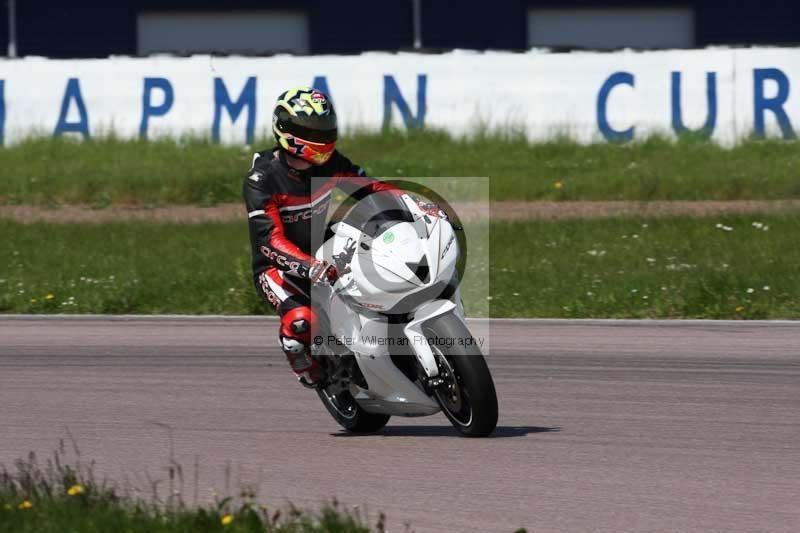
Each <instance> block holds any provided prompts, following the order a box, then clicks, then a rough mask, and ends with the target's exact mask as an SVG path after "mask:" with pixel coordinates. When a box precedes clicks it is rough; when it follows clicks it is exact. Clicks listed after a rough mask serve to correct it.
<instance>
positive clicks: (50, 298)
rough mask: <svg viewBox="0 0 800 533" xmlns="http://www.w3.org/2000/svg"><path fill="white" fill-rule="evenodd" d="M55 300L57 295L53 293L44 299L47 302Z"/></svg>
mask: <svg viewBox="0 0 800 533" xmlns="http://www.w3.org/2000/svg"><path fill="white" fill-rule="evenodd" d="M53 298H55V295H54V294H53V293H52V292H51V293H50V294H48V295H47V296H45V297H44V299H45V300H52V299H53Z"/></svg>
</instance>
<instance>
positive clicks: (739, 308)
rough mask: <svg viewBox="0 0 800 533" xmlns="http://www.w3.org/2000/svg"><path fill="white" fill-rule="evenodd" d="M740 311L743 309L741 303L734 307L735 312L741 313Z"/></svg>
mask: <svg viewBox="0 0 800 533" xmlns="http://www.w3.org/2000/svg"><path fill="white" fill-rule="evenodd" d="M742 311H744V306H743V305H740V306H738V307H737V308H736V312H737V313H741V312H742Z"/></svg>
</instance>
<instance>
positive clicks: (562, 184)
mask: <svg viewBox="0 0 800 533" xmlns="http://www.w3.org/2000/svg"><path fill="white" fill-rule="evenodd" d="M553 187H555V188H556V189H561V188H563V187H564V183H562V182H560V181H557V182H555V183H554V184H553Z"/></svg>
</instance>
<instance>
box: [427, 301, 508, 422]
mask: <svg viewBox="0 0 800 533" xmlns="http://www.w3.org/2000/svg"><path fill="white" fill-rule="evenodd" d="M424 329H425V333H426V334H427V335H428V336H431V337H435V338H438V339H444V340H447V341H449V342H446V343H437V344H434V345H432V346H431V348H432V349H433V353H434V356H435V357H436V358H437V361H438V363H439V373H440V376H441V377H442V378H443V379H444V380H445V384H444V385H440V386H439V387H437V388H436V389H435V390H434V396H435V398H436V401H437V402H439V405H440V406H441V407H442V411H443V412H444V414H445V416H446V417H447V418H448V419H449V420H450V422H451V423H452V424H453V426H454V427H455V428H456V429H457V430H458V431H460V432H461V434H462V435H464V436H466V437H486V436H489V435H490V434H491V433H492V431H494V428H495V427H497V392H496V391H495V388H494V381H493V380H492V375H491V373H490V372H489V367H488V366H487V365H486V360H485V359H484V357H483V354H482V353H481V352H480V350H479V349H478V347H477V345H476V344H475V343H474V339H473V337H472V334H471V333H470V332H469V330H468V329H467V327H466V325H464V322H463V321H462V320H461V319H460V318H459V317H457V316H455V315H453V314H452V313H447V314H445V315H441V316H438V317H435V318H433V319H431V320H429V321H428V322H427V324H426V325H425V328H424ZM462 339H463V340H464V341H466V342H463V341H462V342H459V341H460V340H462ZM470 341H472V344H470ZM451 343H452V346H451V345H450V344H451ZM467 344H470V345H469V346H468V345H467Z"/></svg>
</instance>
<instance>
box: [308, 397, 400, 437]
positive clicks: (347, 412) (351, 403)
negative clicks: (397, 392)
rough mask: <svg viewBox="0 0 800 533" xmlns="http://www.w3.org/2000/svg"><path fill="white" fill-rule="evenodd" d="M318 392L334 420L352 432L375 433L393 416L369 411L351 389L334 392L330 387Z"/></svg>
mask: <svg viewBox="0 0 800 533" xmlns="http://www.w3.org/2000/svg"><path fill="white" fill-rule="evenodd" d="M329 388H330V387H329ZM317 394H318V395H319V399H320V400H322V403H323V404H324V405H325V408H326V409H327V410H328V412H329V413H330V414H331V416H332V417H333V418H334V420H336V421H337V422H338V423H339V425H340V426H342V427H343V428H344V429H345V430H346V431H348V432H350V433H375V432H377V431H380V430H381V429H383V427H384V426H385V425H386V423H387V422H388V421H389V418H391V416H390V415H382V414H376V413H368V412H367V411H365V410H364V409H363V408H362V407H361V406H360V405H358V402H356V401H355V399H354V398H353V395H352V394H350V391H349V390H341V391H339V392H336V393H333V392H331V391H329V390H328V389H318V390H317Z"/></svg>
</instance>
